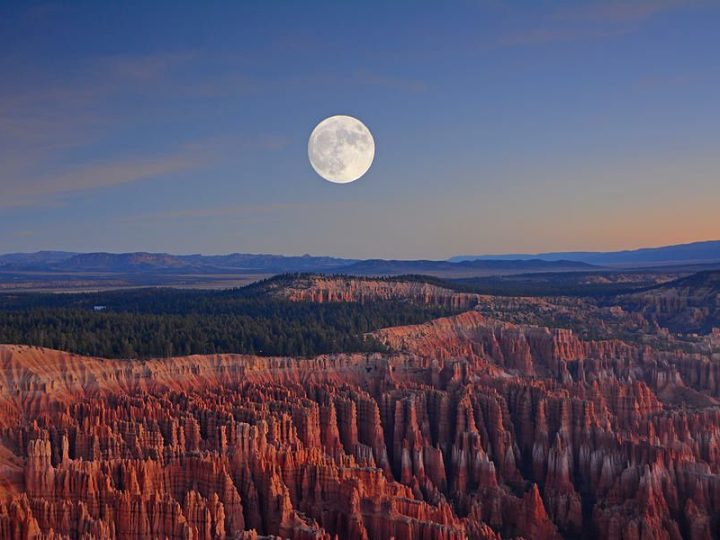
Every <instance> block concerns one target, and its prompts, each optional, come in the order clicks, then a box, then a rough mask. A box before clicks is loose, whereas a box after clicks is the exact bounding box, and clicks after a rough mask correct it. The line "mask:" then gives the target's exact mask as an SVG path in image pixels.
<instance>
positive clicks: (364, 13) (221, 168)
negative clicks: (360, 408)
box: [0, 0, 720, 258]
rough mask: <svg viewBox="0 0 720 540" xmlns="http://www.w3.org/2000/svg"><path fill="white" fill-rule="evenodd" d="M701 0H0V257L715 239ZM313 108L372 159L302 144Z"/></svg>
mask: <svg viewBox="0 0 720 540" xmlns="http://www.w3.org/2000/svg"><path fill="white" fill-rule="evenodd" d="M718 28H720V2H717V1H714V0H709V1H706V2H703V1H699V2H692V1H672V0H668V1H663V0H657V1H634V2H615V1H613V2H604V1H602V2H601V1H598V2H589V1H588V2H579V1H575V2H558V1H554V2H538V1H528V2H519V1H513V2H500V1H486V2H484V1H481V0H478V1H470V0H466V1H455V2H450V1H447V2H440V1H438V2H428V3H424V2H416V1H397V2H373V1H367V0H366V1H364V2H349V1H348V2H337V1H327V2H324V1H323V2H316V1H311V0H308V1H303V2H296V1H293V2H289V1H288V2H270V1H244V2H239V1H236V2H182V1H179V0H174V1H170V2H165V3H163V2H155V1H154V2H145V1H137V2H97V1H94V0H93V1H88V2H81V1H76V2H57V3H38V4H33V3H31V2H26V1H22V2H20V1H19V2H13V1H8V0H5V1H3V2H2V3H0V251H1V252H8V251H34V250H39V249H64V250H75V251H96V250H97V251H99V250H102V251H135V250H147V251H165V252H173V253H195V252H201V253H206V254H209V253H225V252H235V251H241V252H263V253H285V254H303V253H312V254H316V255H337V256H348V257H385V258H444V257H448V256H451V255H456V254H461V253H498V252H526V251H531V252H536V251H545V250H574V249H600V250H610V249H622V248H632V247H639V246H652V245H662V244H671V243H680V242H689V241H695V240H708V239H718V238H720V210H719V209H720V32H718ZM333 114H349V115H353V116H357V117H358V118H360V119H361V120H362V121H363V122H364V123H365V124H366V125H367V126H368V127H369V128H370V129H371V130H372V132H373V134H374V137H375V142H376V158H375V163H374V164H373V167H372V168H371V169H370V172H369V173H368V174H367V175H366V176H365V177H363V178H362V179H361V180H359V181H357V182H355V183H353V184H347V185H336V184H331V183H328V182H325V181H323V180H322V179H320V178H319V177H318V176H317V175H316V174H315V173H314V171H313V170H312V168H311V167H310V165H309V163H308V160H307V138H308V136H309V134H310V131H311V130H312V128H313V127H314V126H315V124H316V123H317V122H318V121H320V120H321V119H323V118H324V117H327V116H330V115H333Z"/></svg>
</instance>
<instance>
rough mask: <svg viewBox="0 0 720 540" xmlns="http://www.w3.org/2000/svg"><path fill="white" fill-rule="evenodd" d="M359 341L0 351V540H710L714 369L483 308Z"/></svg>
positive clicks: (676, 354)
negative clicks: (333, 345) (292, 348)
mask: <svg viewBox="0 0 720 540" xmlns="http://www.w3.org/2000/svg"><path fill="white" fill-rule="evenodd" d="M359 283H365V282H364V281H362V280H360V281H359ZM358 287H359V289H358V288H356V287H355V285H352V286H349V287H348V288H346V289H344V292H342V294H340V296H338V297H336V296H334V294H335V293H332V294H330V293H327V294H326V293H322V295H321V297H312V299H313V300H318V301H334V300H335V299H338V300H348V299H349V298H355V299H356V300H357V299H358V298H365V297H366V296H365V294H366V291H365V290H364V289H363V287H365V286H364V285H359V286H358ZM336 290H340V289H336ZM363 291H364V292H363ZM429 291H430V293H432V294H437V293H436V291H433V290H432V289H429ZM376 292H377V291H376ZM415 292H417V291H413V292H412V294H413V295H414V294H415ZM426 292H428V291H425V292H422V294H425V293H426ZM405 293H407V291H404V290H403V292H402V294H405ZM288 294H291V295H295V294H299V293H296V292H291V293H288ZM313 294H314V293H313ZM338 294H339V293H338ZM394 294H400V293H398V292H397V291H395V292H390V293H384V292H383V293H382V295H384V297H386V298H393V296H392V295H394ZM453 294H454V293H453ZM302 298H305V297H302ZM475 300H476V301H478V302H480V301H482V298H476V299H475ZM357 301H360V300H357ZM432 301H435V300H432ZM452 302H455V300H452ZM374 335H375V337H376V339H378V340H380V341H383V342H384V343H385V344H387V345H388V347H390V348H391V349H392V350H394V351H395V352H393V353H388V354H370V355H364V354H355V355H352V354H350V355H327V356H320V357H316V358H312V359H293V358H270V357H255V356H240V355H207V356H190V357H182V358H169V359H158V360H148V361H144V362H139V361H121V360H104V359H99V358H85V357H79V356H74V355H70V354H67V353H63V352H60V351H53V350H46V349H39V348H32V347H24V346H13V345H5V346H0V367H1V371H0V538H12V539H15V538H17V539H20V538H23V539H24V538H53V539H54V538H84V539H91V538H117V539H121V538H122V539H127V538H193V539H210V538H213V539H214V538H244V539H253V538H267V537H271V538H276V537H280V538H293V539H332V538H343V539H354V538H358V539H373V538H379V539H391V538H395V539H415V538H421V539H445V540H447V539H463V538H477V539H486V538H487V539H490V538H527V539H556V538H593V537H594V538H624V539H634V538H637V539H641V538H642V539H661V538H662V539H676V538H691V539H706V538H720V409H719V408H718V404H719V403H720V402H719V401H718V400H720V368H718V363H717V361H715V360H713V359H712V358H711V357H709V356H708V355H704V354H701V353H697V352H683V351H681V350H658V349H655V348H653V347H652V346H650V345H648V344H646V343H633V342H628V341H622V340H619V339H607V340H589V339H583V338H581V337H579V336H578V335H577V334H576V333H575V332H573V331H571V330H569V329H566V328H547V327H543V326H538V325H529V324H516V323H513V322H507V321H501V320H497V319H495V318H493V317H490V316H488V315H487V314H483V313H481V312H479V311H468V312H465V313H462V314H460V315H457V316H454V317H447V318H442V319H437V320H434V321H431V322H429V323H426V324H422V325H415V326H407V327H396V328H388V329H384V330H381V331H379V332H376V333H375V334H374Z"/></svg>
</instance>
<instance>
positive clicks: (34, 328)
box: [0, 285, 453, 358]
mask: <svg viewBox="0 0 720 540" xmlns="http://www.w3.org/2000/svg"><path fill="white" fill-rule="evenodd" d="M263 290H264V289H263V288H262V287H261V286H258V285H255V286H251V287H246V288H243V289H233V290H227V291H197V290H177V289H139V290H125V291H111V292H101V293H84V294H15V295H4V296H1V297H0V307H1V309H0V343H16V344H27V345H37V346H42V347H49V348H55V349H61V350H65V351H70V352H75V353H79V354H86V355H93V356H103V357H108V358H149V357H160V356H177V355H187V354H212V353H245V354H261V355H288V356H313V355H317V354H322V353H331V352H370V351H381V350H383V346H382V345H381V344H379V343H377V342H376V341H374V340H372V339H368V338H366V337H365V336H364V334H365V333H366V332H370V331H372V330H376V329H378V328H383V327H387V326H397V325H404V324H416V323H420V322H424V321H427V320H430V319H433V318H436V317H441V316H444V315H449V314H451V313H453V312H452V311H450V310H448V309H446V308H441V307H437V306H424V305H418V304H415V303H412V302H397V301H378V302H371V303H364V304H356V303H330V304H309V303H299V302H290V301H286V300H279V299H276V298H273V297H271V296H269V295H266V294H264V292H263ZM97 310H100V311H97Z"/></svg>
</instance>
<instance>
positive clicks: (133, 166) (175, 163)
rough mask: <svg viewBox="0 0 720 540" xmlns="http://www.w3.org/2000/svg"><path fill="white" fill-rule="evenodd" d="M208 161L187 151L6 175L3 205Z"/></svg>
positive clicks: (0, 191) (52, 198) (0, 194)
mask: <svg viewBox="0 0 720 540" xmlns="http://www.w3.org/2000/svg"><path fill="white" fill-rule="evenodd" d="M206 161H207V158H206V157H205V156H202V155H192V154H187V153H185V152H178V153H174V154H166V155H161V156H153V157H147V156H128V157H123V158H119V159H115V160H107V161H102V162H95V163H89V164H86V165H82V166H79V167H73V168H70V169H69V170H65V171H63V172H59V173H58V174H45V175H42V176H39V177H29V176H21V177H12V178H4V179H3V183H2V187H1V188H0V207H3V208H13V207H18V206H32V205H38V204H48V203H50V204H52V203H53V202H55V203H56V202H57V197H58V196H63V195H68V194H71V193H76V192H82V191H88V190H95V189H102V188H108V187H112V186H117V185H121V184H129V183H132V182H138V181H141V180H148V179H152V178H157V177H160V176H164V175H167V174H171V173H178V172H182V171H188V170H193V169H197V168H199V167H200V166H202V165H203V164H205V163H206Z"/></svg>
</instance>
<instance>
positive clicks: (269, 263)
mask: <svg viewBox="0 0 720 540" xmlns="http://www.w3.org/2000/svg"><path fill="white" fill-rule="evenodd" d="M592 268H593V267H592V266H591V265H588V264H586V263H578V262H569V261H543V260H539V259H534V260H509V261H503V260H499V261H498V260H482V261H462V262H456V263H455V262H450V261H431V260H415V261H402V260H384V259H369V260H355V259H340V258H334V257H313V256H310V255H304V256H300V257H286V256H282V255H252V254H244V253H233V254H230V255H210V256H205V255H171V254H168V253H142V252H140V253H69V252H38V253H32V254H17V253H14V254H10V255H0V272H56V273H58V272H71V273H77V272H88V273H103V272H108V273H122V274H142V273H155V274H227V273H232V274H238V273H240V274H251V273H252V274H257V273H263V274H280V273H288V272H313V273H326V274H353V275H361V276H378V275H399V274H430V275H446V276H465V275H485V274H488V273H490V274H495V273H518V272H563V271H568V270H588V269H592Z"/></svg>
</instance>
